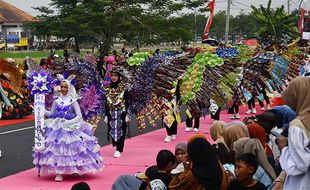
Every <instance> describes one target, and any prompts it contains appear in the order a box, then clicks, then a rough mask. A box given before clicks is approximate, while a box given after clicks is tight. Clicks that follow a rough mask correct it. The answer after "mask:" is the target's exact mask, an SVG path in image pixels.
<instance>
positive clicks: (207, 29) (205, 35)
mask: <svg viewBox="0 0 310 190" xmlns="http://www.w3.org/2000/svg"><path fill="white" fill-rule="evenodd" d="M214 7H215V0H211V1H210V2H209V4H208V8H209V10H210V11H211V14H210V16H209V19H208V21H207V23H206V26H205V29H204V32H203V37H202V40H207V39H208V38H209V30H210V28H211V25H212V20H213V16H214Z"/></svg>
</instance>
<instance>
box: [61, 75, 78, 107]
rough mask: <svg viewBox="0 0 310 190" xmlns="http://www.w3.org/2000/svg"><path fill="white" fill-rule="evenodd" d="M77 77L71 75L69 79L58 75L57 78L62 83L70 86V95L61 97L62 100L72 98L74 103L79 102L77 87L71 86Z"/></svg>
mask: <svg viewBox="0 0 310 190" xmlns="http://www.w3.org/2000/svg"><path fill="white" fill-rule="evenodd" d="M74 77H75V75H70V76H69V77H68V78H67V79H65V77H64V76H63V75H61V74H58V75H57V78H58V79H59V80H60V81H61V83H62V82H66V83H67V85H68V94H67V95H65V96H64V95H61V97H62V99H68V97H70V98H71V100H72V101H73V102H75V101H77V100H78V99H79V95H78V94H77V92H76V89H75V87H74V86H73V85H72V84H71V81H72V80H73V79H74Z"/></svg>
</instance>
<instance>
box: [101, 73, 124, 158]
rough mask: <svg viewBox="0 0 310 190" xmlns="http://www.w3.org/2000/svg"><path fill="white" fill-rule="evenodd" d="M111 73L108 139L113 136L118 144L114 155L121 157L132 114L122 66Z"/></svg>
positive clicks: (107, 111)
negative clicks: (128, 110)
mask: <svg viewBox="0 0 310 190" xmlns="http://www.w3.org/2000/svg"><path fill="white" fill-rule="evenodd" d="M110 74H111V83H110V84H109V86H108V87H107V88H105V91H106V99H107V105H106V113H105V122H106V123H107V125H108V140H110V137H112V145H113V146H114V147H115V146H116V151H115V154H114V157H115V158H119V157H121V153H122V152H123V151H124V145H125V138H126V133H127V123H128V122H129V121H130V116H129V115H128V114H127V108H128V92H127V91H126V83H125V81H124V80H123V79H122V78H125V76H124V74H123V75H122V68H121V67H114V68H112V70H111V72H110Z"/></svg>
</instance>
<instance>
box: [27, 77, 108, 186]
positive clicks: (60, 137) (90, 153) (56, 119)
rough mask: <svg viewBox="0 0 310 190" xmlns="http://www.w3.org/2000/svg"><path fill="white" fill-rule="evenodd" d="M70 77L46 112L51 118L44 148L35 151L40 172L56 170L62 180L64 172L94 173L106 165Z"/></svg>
mask: <svg viewBox="0 0 310 190" xmlns="http://www.w3.org/2000/svg"><path fill="white" fill-rule="evenodd" d="M70 77H71V80H72V78H74V77H72V76H70ZM70 77H69V78H70ZM71 80H70V79H68V80H66V79H63V80H62V81H61V84H60V86H61V95H60V96H56V97H55V98H54V101H53V106H52V109H51V111H46V113H45V115H46V117H48V118H49V119H47V120H46V122H45V133H44V136H45V148H44V149H43V150H41V151H36V150H35V152H34V154H33V156H34V161H33V163H34V164H35V166H36V167H37V168H38V169H39V172H40V174H56V177H55V181H62V180H63V175H64V174H78V175H82V174H85V173H89V172H92V173H95V172H97V171H100V170H102V167H103V159H102V157H101V156H100V153H99V150H100V146H99V145H98V141H97V138H96V137H95V136H94V134H93V132H92V128H93V126H92V125H91V124H89V123H86V122H85V121H83V118H82V114H81V110H80V106H79V104H78V99H79V97H78V95H77V93H76V90H75V88H74V86H73V85H72V84H71V83H70V81H71Z"/></svg>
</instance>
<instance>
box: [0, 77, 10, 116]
mask: <svg viewBox="0 0 310 190" xmlns="http://www.w3.org/2000/svg"><path fill="white" fill-rule="evenodd" d="M10 105H11V103H10V101H9V99H8V98H7V97H6V95H5V93H4V90H3V88H2V86H1V83H0V119H1V117H2V106H3V107H9V106H10Z"/></svg>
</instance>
